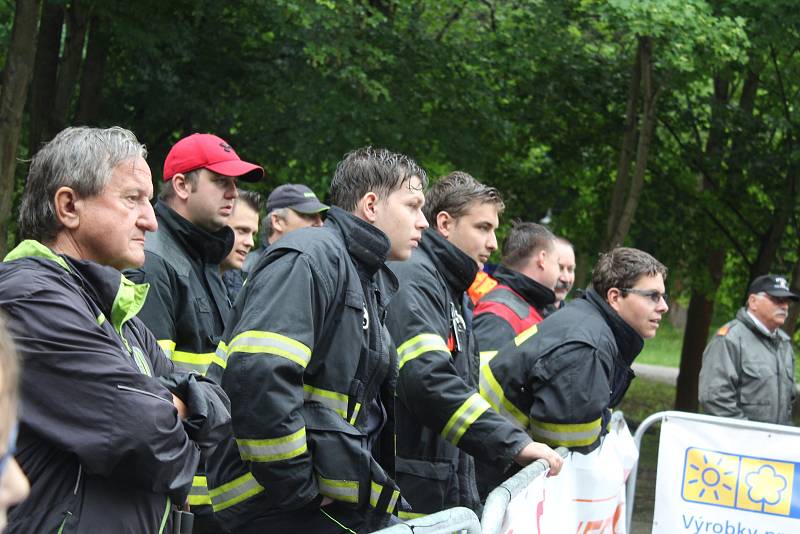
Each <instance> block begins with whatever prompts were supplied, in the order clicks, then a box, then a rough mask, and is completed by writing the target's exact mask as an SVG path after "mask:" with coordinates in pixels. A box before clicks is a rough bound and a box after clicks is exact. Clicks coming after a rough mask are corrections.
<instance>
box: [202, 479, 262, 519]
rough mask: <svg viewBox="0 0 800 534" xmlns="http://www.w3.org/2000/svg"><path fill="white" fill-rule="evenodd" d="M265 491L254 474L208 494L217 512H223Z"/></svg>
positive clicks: (235, 480)
mask: <svg viewBox="0 0 800 534" xmlns="http://www.w3.org/2000/svg"><path fill="white" fill-rule="evenodd" d="M262 491H264V486H262V485H261V484H259V483H258V482H257V481H256V479H255V477H254V476H253V474H252V473H245V474H244V475H242V476H240V477H239V478H236V479H234V480H232V481H230V482H228V483H227V484H223V485H222V486H220V487H218V488H213V489H211V490H210V491H209V492H208V494H209V496H210V497H211V504H212V506H213V507H214V511H215V512H221V511H222V510H224V509H226V508H230V507H231V506H233V505H234V504H238V503H240V502H242V501H244V500H246V499H249V498H250V497H252V496H253V495H258V494H259V493H261V492H262Z"/></svg>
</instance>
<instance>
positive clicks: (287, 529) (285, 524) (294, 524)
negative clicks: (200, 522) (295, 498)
mask: <svg viewBox="0 0 800 534" xmlns="http://www.w3.org/2000/svg"><path fill="white" fill-rule="evenodd" d="M365 527H366V518H365V517H364V513H363V512H361V511H359V510H356V509H354V508H352V507H350V506H348V505H346V504H342V503H338V502H333V503H331V504H329V505H328V506H325V507H323V508H320V507H319V504H317V503H316V502H314V503H313V504H312V505H311V506H307V507H304V508H301V509H299V510H291V511H288V512H281V513H271V514H269V515H263V516H260V517H257V518H255V519H253V520H252V521H249V522H248V523H247V524H246V525H242V526H241V527H239V528H237V529H236V530H235V533H236V534H284V533H285V534H297V533H299V532H302V533H304V534H305V533H308V534H343V533H346V534H352V533H360V532H363V531H364V530H363V529H364V528H365Z"/></svg>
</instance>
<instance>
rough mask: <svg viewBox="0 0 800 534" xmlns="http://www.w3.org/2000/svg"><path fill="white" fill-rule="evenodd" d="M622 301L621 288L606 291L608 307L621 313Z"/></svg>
mask: <svg viewBox="0 0 800 534" xmlns="http://www.w3.org/2000/svg"><path fill="white" fill-rule="evenodd" d="M621 300H622V291H620V290H619V288H616V287H611V288H609V289H608V291H606V302H608V305H609V306H611V307H612V308H614V309H615V310H616V311H619V306H620V301H621Z"/></svg>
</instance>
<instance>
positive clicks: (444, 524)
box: [373, 507, 481, 534]
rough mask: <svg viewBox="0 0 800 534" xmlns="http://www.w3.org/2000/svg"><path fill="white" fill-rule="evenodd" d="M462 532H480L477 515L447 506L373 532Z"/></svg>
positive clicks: (388, 533) (405, 533)
mask: <svg viewBox="0 0 800 534" xmlns="http://www.w3.org/2000/svg"><path fill="white" fill-rule="evenodd" d="M453 532H462V533H464V534H481V524H480V521H478V516H477V515H475V512H473V511H472V510H470V509H469V508H463V507H458V508H449V509H447V510H442V511H441V512H436V513H435V514H430V515H426V516H425V517H418V518H417V519H411V520H409V521H406V522H405V523H403V524H402V525H393V526H391V527H387V528H384V529H382V530H378V531H377V532H374V533H373V534H409V533H414V534H452V533H453Z"/></svg>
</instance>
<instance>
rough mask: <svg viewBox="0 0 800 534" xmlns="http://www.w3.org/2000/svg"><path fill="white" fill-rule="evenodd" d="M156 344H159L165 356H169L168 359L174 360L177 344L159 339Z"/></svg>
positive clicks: (169, 340)
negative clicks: (173, 354) (173, 353)
mask: <svg viewBox="0 0 800 534" xmlns="http://www.w3.org/2000/svg"><path fill="white" fill-rule="evenodd" d="M156 343H158V346H159V347H161V350H163V351H164V354H166V355H167V358H169V359H172V352H173V351H174V350H175V342H174V341H172V340H171V339H159V340H158V341H156Z"/></svg>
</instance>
